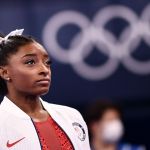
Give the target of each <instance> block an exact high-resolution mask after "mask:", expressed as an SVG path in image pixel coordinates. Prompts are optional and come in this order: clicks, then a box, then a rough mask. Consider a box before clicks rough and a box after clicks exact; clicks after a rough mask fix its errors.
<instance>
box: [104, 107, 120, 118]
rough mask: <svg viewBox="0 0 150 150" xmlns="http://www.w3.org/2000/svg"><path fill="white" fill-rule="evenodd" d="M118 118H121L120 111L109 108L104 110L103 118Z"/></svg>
mask: <svg viewBox="0 0 150 150" xmlns="http://www.w3.org/2000/svg"><path fill="white" fill-rule="evenodd" d="M117 118H120V114H119V112H118V111H117V110H115V109H108V110H106V111H105V112H104V114H103V117H102V120H112V119H117Z"/></svg>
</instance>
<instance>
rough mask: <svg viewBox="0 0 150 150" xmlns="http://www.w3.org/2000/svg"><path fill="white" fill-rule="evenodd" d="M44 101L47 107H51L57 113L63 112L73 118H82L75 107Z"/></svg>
mask: <svg viewBox="0 0 150 150" xmlns="http://www.w3.org/2000/svg"><path fill="white" fill-rule="evenodd" d="M44 103H45V104H46V105H47V106H48V107H49V109H51V108H52V109H54V110H55V111H57V112H58V113H63V114H67V115H69V116H70V117H71V116H72V117H74V118H75V117H77V118H80V119H83V117H82V115H81V113H80V112H79V111H78V110H77V109H75V108H72V107H69V106H65V105H58V104H52V103H48V102H45V101H44Z"/></svg>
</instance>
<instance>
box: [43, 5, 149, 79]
mask: <svg viewBox="0 0 150 150" xmlns="http://www.w3.org/2000/svg"><path fill="white" fill-rule="evenodd" d="M115 18H121V19H123V20H125V21H127V22H128V24H129V26H127V27H126V28H125V29H124V30H123V31H122V33H121V35H120V37H119V39H116V37H115V36H114V35H113V33H112V32H110V31H108V30H106V28H105V27H104V26H105V25H106V24H107V23H108V22H109V21H110V20H112V19H115ZM68 24H73V25H76V26H77V27H79V28H80V29H81V32H80V33H78V34H77V35H75V36H74V37H73V40H72V41H71V43H70V47H69V49H67V50H65V49H64V48H63V47H62V46H61V45H60V44H59V43H58V40H57V36H58V31H59V30H60V29H61V28H62V27H63V26H65V25H68ZM142 39H143V40H144V41H145V42H146V43H147V45H148V46H150V4H149V5H148V6H147V7H146V8H145V9H144V11H143V12H142V14H141V16H140V17H138V16H137V15H136V14H135V13H134V11H132V10H131V9H129V8H128V7H125V6H122V5H111V6H108V7H105V8H103V9H102V10H100V11H99V12H98V13H97V14H96V15H95V17H94V19H93V21H92V22H91V21H90V20H89V19H88V18H87V17H86V16H84V15H83V14H81V13H79V12H77V11H62V12H59V13H57V14H55V15H54V16H52V17H51V18H50V19H49V20H48V22H47V23H46V25H45V27H44V30H43V41H44V45H45V46H46V48H47V49H48V51H49V52H50V54H51V55H52V56H53V57H54V58H55V59H56V60H58V61H60V62H62V63H67V64H70V65H71V66H72V67H73V69H74V70H75V71H76V73H77V74H79V75H80V76H82V77H84V78H86V79H89V80H101V79H104V78H107V77H109V76H110V75H111V74H113V73H114V72H115V71H116V69H117V67H118V65H119V63H122V64H123V65H124V67H126V68H127V69H128V70H130V71H131V72H133V73H137V74H142V75H145V74H149V73H150V61H145V62H141V61H138V60H136V59H135V58H133V57H132V56H131V53H132V52H133V51H135V50H136V48H137V47H138V46H139V44H140V41H141V40H142ZM93 45H94V46H96V47H97V48H98V50H99V51H101V53H103V54H105V55H107V56H108V57H109V59H108V60H107V61H106V62H105V63H104V64H103V65H100V66H94V67H93V66H90V65H88V64H86V63H85V62H84V59H85V58H86V57H87V56H88V55H89V54H90V53H91V51H92V50H93V49H92V46H93Z"/></svg>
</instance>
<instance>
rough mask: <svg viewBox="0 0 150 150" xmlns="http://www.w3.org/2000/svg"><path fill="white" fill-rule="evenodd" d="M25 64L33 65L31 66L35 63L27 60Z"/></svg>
mask: <svg viewBox="0 0 150 150" xmlns="http://www.w3.org/2000/svg"><path fill="white" fill-rule="evenodd" d="M25 64H28V65H33V64H35V61H34V60H33V59H31V60H27V61H26V62H25Z"/></svg>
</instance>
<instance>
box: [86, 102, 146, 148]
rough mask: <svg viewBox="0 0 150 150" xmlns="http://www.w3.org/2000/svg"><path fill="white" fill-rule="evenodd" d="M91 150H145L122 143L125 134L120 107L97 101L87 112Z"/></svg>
mask: <svg viewBox="0 0 150 150" xmlns="http://www.w3.org/2000/svg"><path fill="white" fill-rule="evenodd" d="M84 117H85V121H86V123H87V125H88V129H89V137H90V145H91V150H145V148H144V147H138V146H131V145H128V144H122V143H120V141H121V138H122V136H123V134H124V132H125V129H124V124H123V121H122V111H121V109H120V107H119V106H118V105H116V104H114V103H112V102H110V101H103V100H99V101H95V102H94V103H92V104H90V105H89V106H88V107H87V109H86V111H85V115H84Z"/></svg>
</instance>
